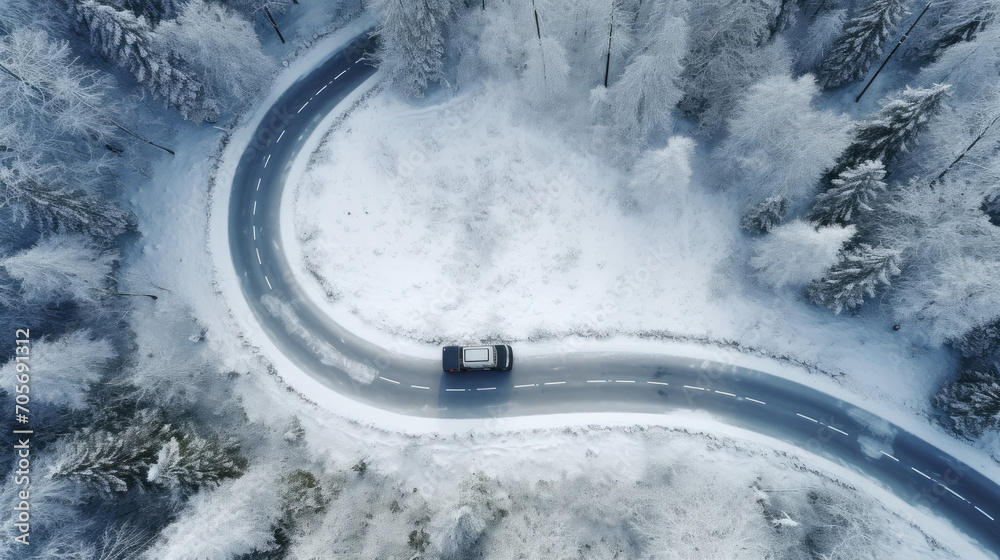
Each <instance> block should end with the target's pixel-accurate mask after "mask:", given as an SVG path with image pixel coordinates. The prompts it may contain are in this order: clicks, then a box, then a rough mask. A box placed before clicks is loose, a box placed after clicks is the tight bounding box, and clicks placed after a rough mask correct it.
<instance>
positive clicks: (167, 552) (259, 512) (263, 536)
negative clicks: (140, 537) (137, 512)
mask: <svg viewBox="0 0 1000 560" xmlns="http://www.w3.org/2000/svg"><path fill="white" fill-rule="evenodd" d="M276 468H277V467H276V465H267V464H262V465H258V466H257V467H255V468H252V469H251V470H250V471H248V472H247V473H246V474H245V475H244V476H243V477H241V478H239V479H236V480H229V481H226V482H225V483H223V484H222V485H221V486H219V487H218V488H214V489H212V490H209V491H206V492H201V493H199V494H196V495H195V496H194V497H192V498H191V501H190V502H189V504H188V507H187V508H186V510H185V511H184V512H183V513H182V515H181V516H180V517H179V518H178V519H177V520H176V521H174V522H173V523H172V524H170V525H168V526H167V527H166V528H165V529H164V530H163V531H162V532H161V533H160V536H159V538H158V540H157V541H156V543H154V545H153V546H152V548H150V549H149V550H148V551H146V553H145V555H144V556H143V558H148V559H150V560H187V559H189V558H190V555H191V551H193V550H197V551H198V554H199V555H202V556H204V557H207V558H233V557H237V556H239V555H242V554H247V553H250V552H254V551H258V552H266V551H268V550H272V549H273V548H274V547H275V543H274V538H273V528H274V526H275V525H276V524H277V522H278V519H279V518H280V515H281V508H280V505H281V495H280V489H281V487H280V486H279V485H278V484H275V483H274V474H275V470H276Z"/></svg>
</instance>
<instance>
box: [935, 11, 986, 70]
mask: <svg viewBox="0 0 1000 560" xmlns="http://www.w3.org/2000/svg"><path fill="white" fill-rule="evenodd" d="M946 10H947V11H946V12H945V13H944V15H943V16H942V17H941V21H940V23H938V25H937V27H936V28H935V30H934V31H935V32H934V35H935V39H936V40H935V41H934V43H933V44H932V45H931V52H930V56H931V59H936V58H937V57H938V56H940V55H941V53H942V51H944V50H945V49H947V48H948V47H950V46H952V45H954V44H956V43H962V42H966V41H971V40H973V39H975V38H976V35H977V34H978V33H979V32H980V31H982V30H983V29H986V26H988V25H991V24H992V23H993V21H994V20H995V19H996V17H997V15H998V13H1000V2H998V1H997V0H986V1H984V0H952V1H951V2H949V3H948V5H947V7H946Z"/></svg>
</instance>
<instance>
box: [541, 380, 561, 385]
mask: <svg viewBox="0 0 1000 560" xmlns="http://www.w3.org/2000/svg"><path fill="white" fill-rule="evenodd" d="M545 384H546V385H565V384H566V382H565V381H548V382H546V383H545Z"/></svg>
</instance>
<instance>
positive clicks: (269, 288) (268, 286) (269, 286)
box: [264, 276, 274, 290]
mask: <svg viewBox="0 0 1000 560" xmlns="http://www.w3.org/2000/svg"><path fill="white" fill-rule="evenodd" d="M264 281H265V282H267V289H268V290H273V289H274V288H272V287H271V281H270V280H268V279H267V276H265V277H264Z"/></svg>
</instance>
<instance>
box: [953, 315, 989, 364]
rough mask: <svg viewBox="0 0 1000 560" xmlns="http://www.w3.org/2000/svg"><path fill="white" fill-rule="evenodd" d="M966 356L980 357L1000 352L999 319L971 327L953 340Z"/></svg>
mask: <svg viewBox="0 0 1000 560" xmlns="http://www.w3.org/2000/svg"><path fill="white" fill-rule="evenodd" d="M953 342H954V344H955V347H956V348H958V349H959V350H960V351H961V352H962V355H963V356H965V357H966V358H982V357H985V356H990V355H992V354H996V353H997V352H1000V319H998V320H996V321H992V322H990V323H987V324H985V325H980V326H978V327H974V328H972V329H971V330H970V331H969V332H967V333H965V334H964V335H962V337H961V338H959V339H957V340H955V341H953Z"/></svg>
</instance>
